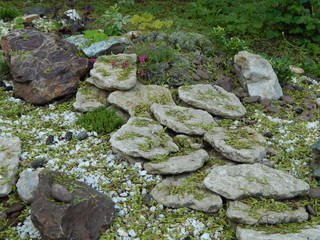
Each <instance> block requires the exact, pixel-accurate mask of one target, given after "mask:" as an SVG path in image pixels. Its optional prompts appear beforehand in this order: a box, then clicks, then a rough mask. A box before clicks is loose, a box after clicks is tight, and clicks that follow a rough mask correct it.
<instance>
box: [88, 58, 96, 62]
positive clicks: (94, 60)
mask: <svg viewBox="0 0 320 240" xmlns="http://www.w3.org/2000/svg"><path fill="white" fill-rule="evenodd" d="M89 62H91V63H95V62H97V59H93V58H91V59H90V60H89Z"/></svg>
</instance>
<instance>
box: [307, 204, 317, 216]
mask: <svg viewBox="0 0 320 240" xmlns="http://www.w3.org/2000/svg"><path fill="white" fill-rule="evenodd" d="M306 210H307V212H308V213H310V214H311V215H313V216H317V215H318V214H317V212H316V211H315V210H314V209H313V207H312V206H311V205H310V204H307V206H306Z"/></svg>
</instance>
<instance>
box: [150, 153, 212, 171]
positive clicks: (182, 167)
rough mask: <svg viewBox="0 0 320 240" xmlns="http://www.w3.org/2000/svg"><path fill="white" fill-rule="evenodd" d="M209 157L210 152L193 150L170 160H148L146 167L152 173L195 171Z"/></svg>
mask: <svg viewBox="0 0 320 240" xmlns="http://www.w3.org/2000/svg"><path fill="white" fill-rule="evenodd" d="M208 159H209V155H208V153H207V152H206V151H205V150H203V149H200V150H197V151H194V152H191V153H190V154H188V155H183V156H176V157H170V158H168V160H165V161H163V162H158V163H152V162H148V163H145V164H144V169H145V170H147V171H148V172H149V173H152V174H179V173H186V172H194V171H196V170H197V169H199V168H201V167H202V166H203V164H204V163H205V162H206V161H207V160H208Z"/></svg>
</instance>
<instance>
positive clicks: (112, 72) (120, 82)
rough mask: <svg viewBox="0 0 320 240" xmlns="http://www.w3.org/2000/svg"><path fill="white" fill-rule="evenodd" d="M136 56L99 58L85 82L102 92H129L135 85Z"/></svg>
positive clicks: (120, 55) (121, 55)
mask: <svg viewBox="0 0 320 240" xmlns="http://www.w3.org/2000/svg"><path fill="white" fill-rule="evenodd" d="M136 59H137V55H136V54H118V55H110V56H101V57H99V58H98V59H97V62H96V63H95V64H94V66H93V69H92V70H91V71H90V75H91V77H90V78H88V79H87V82H89V83H91V84H93V85H95V86H96V87H98V88H100V89H102V90H129V89H131V88H133V87H134V86H135V85H136V82H137V74H136V72H137V68H136V64H135V62H136Z"/></svg>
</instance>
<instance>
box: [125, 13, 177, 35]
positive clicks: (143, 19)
mask: <svg viewBox="0 0 320 240" xmlns="http://www.w3.org/2000/svg"><path fill="white" fill-rule="evenodd" d="M130 21H131V23H132V24H134V25H136V26H137V27H138V29H140V30H143V31H152V30H159V29H163V28H170V27H171V26H172V24H173V21H172V20H165V21H160V20H154V16H153V15H152V14H151V13H147V12H146V13H143V14H142V15H141V16H139V15H134V16H133V17H132V18H131V19H130Z"/></svg>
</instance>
